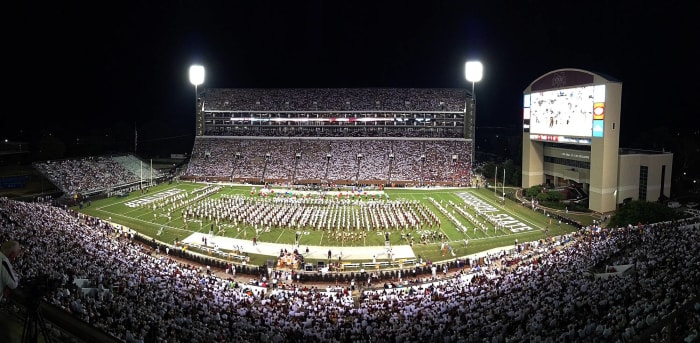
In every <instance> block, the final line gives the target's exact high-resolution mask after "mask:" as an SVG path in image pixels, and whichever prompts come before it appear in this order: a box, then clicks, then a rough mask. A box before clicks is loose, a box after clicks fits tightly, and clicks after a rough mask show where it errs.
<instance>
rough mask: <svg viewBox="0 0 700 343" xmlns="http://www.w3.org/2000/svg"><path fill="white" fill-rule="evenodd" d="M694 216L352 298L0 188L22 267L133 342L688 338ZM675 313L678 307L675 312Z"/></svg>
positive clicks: (0, 218) (83, 315)
mask: <svg viewBox="0 0 700 343" xmlns="http://www.w3.org/2000/svg"><path fill="white" fill-rule="evenodd" d="M697 221H698V219H697V218H694V219H690V220H685V221H678V222H672V223H658V224H652V225H640V226H639V227H637V226H634V227H632V226H630V227H623V228H616V229H605V228H599V227H588V228H584V229H582V230H580V231H578V232H576V233H574V234H571V235H568V236H567V237H566V242H567V243H566V244H564V245H561V246H556V247H555V246H543V247H541V248H540V249H539V250H538V255H537V256H535V257H533V258H530V259H528V260H523V262H522V263H521V264H519V265H515V266H513V267H512V269H510V268H505V267H497V265H496V264H488V263H487V264H485V265H479V266H472V267H473V268H468V267H466V268H457V270H449V271H448V270H447V269H446V268H445V267H444V266H442V268H435V270H438V271H440V272H437V273H436V272H435V270H434V271H433V276H431V277H430V278H427V279H426V278H421V280H416V279H412V277H411V276H410V275H411V273H410V272H406V273H404V274H403V276H402V278H403V280H401V279H396V280H385V281H384V282H385V285H384V288H383V289H380V290H376V289H374V290H368V291H363V293H362V297H361V298H360V303H359V305H355V303H354V301H353V298H352V297H351V293H350V292H349V289H350V285H338V286H339V287H335V288H333V287H329V288H328V289H327V291H325V292H324V291H323V290H322V289H317V288H310V287H305V286H303V285H299V284H294V279H292V280H290V281H284V282H282V285H278V286H277V287H274V288H272V287H270V286H269V284H268V282H267V280H266V278H265V276H260V279H259V280H258V281H256V282H255V286H247V285H246V284H240V283H235V282H231V281H230V280H223V279H220V278H218V277H217V276H215V275H212V274H209V273H207V272H206V270H204V269H203V268H201V267H197V266H192V265H183V264H180V263H177V262H174V261H173V260H170V259H169V258H167V256H153V255H151V254H150V253H149V251H145V250H144V248H143V247H142V245H140V244H135V243H134V242H133V241H132V240H131V239H129V238H125V236H123V235H115V231H116V229H115V228H114V227H111V226H110V225H109V224H107V223H105V222H102V221H100V220H97V219H94V218H90V217H86V216H82V215H78V214H76V213H74V212H71V211H66V210H64V209H62V208H58V207H52V206H49V205H47V204H39V203H23V202H17V201H11V200H7V199H1V200H0V239H1V240H3V241H4V240H6V239H19V240H20V241H21V243H22V245H23V253H22V254H21V255H20V257H19V258H18V260H17V261H16V263H15V271H17V272H18V273H19V274H20V275H21V277H22V279H25V278H32V277H36V276H38V275H43V274H45V273H46V272H47V271H50V272H51V273H53V274H58V275H60V276H61V277H62V278H63V280H65V281H66V283H65V284H64V285H62V286H61V287H59V288H58V289H56V290H53V291H51V292H50V293H49V294H48V296H47V300H48V301H49V302H50V303H52V304H54V305H56V306H59V307H61V308H63V309H64V310H65V311H66V314H70V315H73V316H76V317H78V318H80V319H82V320H84V321H86V322H88V323H90V324H91V325H93V326H95V327H97V328H99V329H102V330H105V331H106V332H108V333H111V334H112V335H114V336H116V337H118V338H121V339H123V340H125V341H126V342H130V343H131V342H140V341H143V340H144V338H145V337H146V335H147V333H149V332H151V333H153V334H154V336H156V337H157V339H158V340H159V341H168V342H170V341H179V342H204V341H206V342H213V341H217V342H218V341H267V342H269V341H272V342H283V341H285V342H302V341H303V342H346V341H351V342H370V341H377V342H425V341H440V342H482V341H483V339H484V338H485V337H488V338H489V341H490V342H616V341H619V342H630V341H635V340H637V339H640V337H647V338H651V339H652V340H653V341H669V342H671V341H675V342H678V341H682V340H684V338H688V337H690V339H691V341H692V337H693V335H696V333H694V332H693V331H692V330H693V328H697V325H698V323H700V312H699V311H700V301H698V293H699V291H700V288H699V286H698V285H700V269H699V268H697V266H698V264H700V244H697V242H698V240H700V225H699V224H698V222H697ZM38 257H41V258H38ZM495 258H496V259H497V258H499V256H496V257H495ZM500 258H501V259H503V258H504V256H500ZM602 264H610V265H617V264H624V265H630V264H631V265H634V268H635V272H633V273H623V274H619V275H614V276H610V277H608V278H595V277H593V276H592V275H591V273H590V270H591V267H594V266H599V265H602ZM501 266H503V264H501ZM79 279H87V280H96V282H95V283H90V284H88V286H91V285H93V284H97V287H96V288H98V289H100V285H102V286H103V288H104V289H111V290H113V291H111V292H99V291H95V292H92V291H90V292H83V291H76V290H75V284H74V283H70V282H68V280H79ZM409 279H411V280H410V281H409ZM356 281H357V284H360V285H361V284H364V281H363V280H356ZM377 281H379V282H381V280H371V276H370V278H368V284H369V283H370V282H371V283H372V284H374V285H375V286H376V285H377ZM353 284H355V281H353ZM83 286H85V285H83ZM89 288H93V287H89ZM334 289H335V290H334ZM676 311H683V318H681V319H680V321H670V320H669V318H678V317H677V316H674V314H675V312H676ZM649 330H653V333H651V334H649ZM647 341H651V340H647Z"/></svg>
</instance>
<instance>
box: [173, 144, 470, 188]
mask: <svg viewBox="0 0 700 343" xmlns="http://www.w3.org/2000/svg"><path fill="white" fill-rule="evenodd" d="M471 149H472V143H471V142H470V141H467V140H447V139H440V140H429V139H362V140H360V139H313V138H307V139H274V138H270V139H256V138H219V137H216V138H214V137H198V138H197V139H196V140H195V144H194V147H193V149H192V157H191V159H190V163H189V165H188V168H187V170H186V172H185V176H193V177H198V178H201V177H215V178H226V179H229V178H232V179H256V180H262V179H267V180H270V179H277V180H280V179H283V180H288V181H293V182H297V181H299V180H333V181H339V180H343V181H352V182H358V183H362V182H367V181H383V182H391V181H411V182H415V183H416V184H420V183H423V184H430V183H444V182H449V183H452V184H461V185H468V184H469V183H470V182H471V153H470V152H471Z"/></svg>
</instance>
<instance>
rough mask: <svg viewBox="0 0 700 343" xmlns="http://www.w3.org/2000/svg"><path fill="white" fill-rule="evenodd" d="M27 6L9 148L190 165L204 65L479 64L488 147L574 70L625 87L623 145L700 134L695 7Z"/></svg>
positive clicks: (291, 81) (406, 69) (221, 71)
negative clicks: (135, 156) (538, 82)
mask: <svg viewBox="0 0 700 343" xmlns="http://www.w3.org/2000/svg"><path fill="white" fill-rule="evenodd" d="M378 3H381V4H378ZM467 3H470V4H467ZM471 3H475V4H471ZM21 6H25V7H24V8H17V9H16V11H15V12H14V19H15V22H17V23H21V24H17V25H16V26H14V27H9V28H6V32H5V36H7V37H6V40H5V47H6V49H5V51H6V53H5V55H6V58H9V60H10V62H9V63H7V62H6V63H7V64H6V65H5V68H6V70H7V73H6V75H7V76H9V77H8V78H7V80H8V81H10V82H8V86H9V87H10V88H11V89H12V93H8V92H7V91H6V93H5V94H12V96H10V98H9V100H10V104H9V105H8V107H9V108H10V112H7V111H4V113H3V115H2V118H3V120H2V121H3V124H2V125H1V126H0V127H1V129H0V134H2V137H3V139H10V140H25V141H29V140H32V139H34V138H35V137H36V136H37V135H46V134H49V133H50V134H52V135H56V136H60V137H61V139H63V140H64V142H65V143H66V145H67V146H68V147H70V146H72V145H75V144H80V143H82V144H89V143H96V141H100V140H102V141H109V142H112V143H114V144H116V146H118V147H123V148H125V149H126V148H129V147H130V148H132V149H133V140H134V138H133V135H134V128H138V130H139V134H138V137H139V141H140V143H139V145H140V146H142V149H145V150H148V149H155V148H156V147H157V148H160V150H161V151H163V150H165V152H166V153H171V152H173V153H181V152H190V151H191V144H192V140H193V137H194V86H192V85H191V84H190V82H189V79H188V68H189V66H190V65H191V64H194V63H198V64H202V65H203V66H204V67H205V68H206V79H205V84H204V85H203V87H224V88H238V87H240V88H258V87H260V88H268V87H269V88H276V87H289V88H295V87H299V88H301V87H319V88H325V87H417V88H424V87H425V88H432V87H435V88H443V87H447V88H451V87H463V88H467V89H470V88H471V84H470V83H468V82H467V81H466V80H465V79H464V63H465V62H466V61H467V60H468V59H478V60H481V61H482V63H483V64H484V78H483V80H482V81H481V82H479V83H477V84H476V95H477V100H478V102H477V126H478V130H479V131H478V132H477V135H479V132H483V133H484V134H485V133H486V132H487V131H486V130H488V128H490V127H505V128H513V129H515V128H518V127H520V126H521V104H522V91H523V90H524V89H525V88H526V87H527V86H528V85H529V84H530V83H531V82H532V81H534V80H535V79H536V78H537V77H539V76H541V75H543V74H545V73H547V72H549V71H552V70H555V69H560V68H577V69H583V70H588V71H591V72H596V73H601V74H605V75H608V76H610V77H612V78H614V79H617V80H619V81H621V82H622V83H623V95H622V97H623V98H622V122H621V126H620V127H621V134H622V144H621V145H622V146H623V147H640V148H641V147H645V148H646V147H648V148H659V150H660V148H668V147H666V146H664V145H665V144H666V143H664V142H661V141H657V140H659V139H660V138H658V139H657V138H649V137H661V136H665V135H666V134H665V133H663V132H665V131H667V132H669V135H671V136H672V135H675V134H676V132H677V131H678V130H681V131H683V130H685V131H688V130H689V129H691V128H694V129H695V130H697V129H698V127H699V126H700V125H698V124H697V123H698V120H697V119H695V117H696V115H697V114H698V110H697V108H698V106H697V96H696V93H697V91H696V90H695V89H696V88H697V87H696V86H694V81H695V80H696V79H697V78H698V76H699V74H700V73H699V70H698V69H699V68H698V61H699V60H700V59H699V58H698V57H700V55H699V54H698V53H697V52H696V50H697V42H698V32H699V31H698V30H697V25H696V24H697V23H696V21H697V20H696V18H695V17H694V13H696V12H695V11H692V10H691V8H692V5H691V4H690V3H689V2H688V4H681V3H680V2H678V3H676V2H668V1H666V2H653V3H651V4H643V3H640V2H631V1H610V2H602V1H600V2H598V1H594V2H580V3H576V2H573V3H572V2H567V1H558V2H547V1H544V2H542V1H513V2H505V1H480V2H472V1H423V2H420V3H419V4H417V3H416V2H406V1H401V2H399V1H396V2H380V1H375V2H364V1H327V2H324V1H278V2H277V1H275V2H273V1H221V2H215V1H176V0H175V1H167V2H162V3H150V4H138V3H136V2H134V3H129V2H113V3H109V2H106V3H105V2H95V3H92V4H89V5H87V6H86V5H85V4H76V3H70V2H62V1H60V2H54V3H52V4H48V5H41V6H39V5H38V4H26V5H21ZM8 14H10V12H8ZM10 47H11V48H10ZM660 132H661V133H660ZM657 134H658V135H657ZM99 137H103V139H100V138H99ZM696 137H697V136H696ZM79 142H80V143H79ZM101 143H104V142H101ZM151 151H155V150H151Z"/></svg>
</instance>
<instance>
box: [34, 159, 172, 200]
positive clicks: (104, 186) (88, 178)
mask: <svg viewBox="0 0 700 343" xmlns="http://www.w3.org/2000/svg"><path fill="white" fill-rule="evenodd" d="M33 165H34V168H35V169H36V170H38V171H39V172H41V173H42V174H43V175H44V176H45V177H46V178H47V179H48V180H49V181H51V182H52V183H53V184H54V185H56V187H58V188H59V189H61V190H62V191H63V192H64V193H65V195H68V196H74V195H76V194H81V195H90V194H94V193H98V192H103V191H108V190H111V189H115V188H119V187H128V186H131V185H136V184H138V183H139V182H141V181H142V180H149V179H151V178H160V177H162V176H163V174H162V173H161V172H160V171H159V170H157V169H152V168H151V167H150V165H149V164H148V163H144V162H143V161H142V160H140V159H139V158H138V157H136V156H134V155H117V156H90V157H84V158H79V159H64V160H53V161H44V162H35V163H34V164H33Z"/></svg>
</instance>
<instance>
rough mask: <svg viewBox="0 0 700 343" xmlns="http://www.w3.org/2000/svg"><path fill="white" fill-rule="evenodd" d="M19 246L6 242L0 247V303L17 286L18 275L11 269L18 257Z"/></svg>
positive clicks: (13, 242) (15, 242)
mask: <svg viewBox="0 0 700 343" xmlns="http://www.w3.org/2000/svg"><path fill="white" fill-rule="evenodd" d="M19 251H20V245H19V242H17V241H6V242H3V243H2V246H1V247H0V259H1V260H2V261H1V263H2V266H0V303H1V302H2V301H3V300H4V299H5V296H6V295H8V294H9V293H10V291H11V290H13V289H15V288H17V286H18V285H19V275H17V273H15V271H14V270H13V269H12V262H14V260H15V259H16V258H17V255H19Z"/></svg>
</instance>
